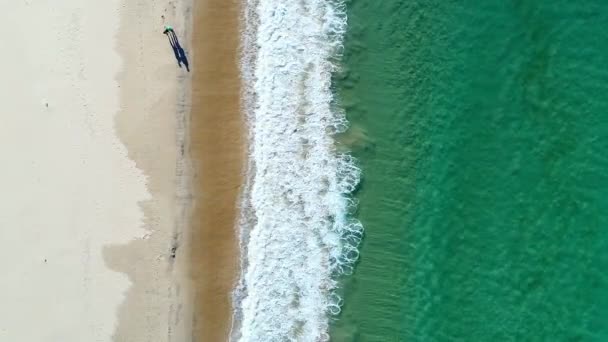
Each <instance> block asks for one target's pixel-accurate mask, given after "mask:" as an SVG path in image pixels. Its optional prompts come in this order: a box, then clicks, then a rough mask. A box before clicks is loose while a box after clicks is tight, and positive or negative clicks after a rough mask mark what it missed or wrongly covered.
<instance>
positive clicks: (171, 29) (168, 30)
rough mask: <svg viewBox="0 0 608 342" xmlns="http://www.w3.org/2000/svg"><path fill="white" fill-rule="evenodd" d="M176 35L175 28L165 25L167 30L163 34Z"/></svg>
mask: <svg viewBox="0 0 608 342" xmlns="http://www.w3.org/2000/svg"><path fill="white" fill-rule="evenodd" d="M169 32H171V33H175V31H173V27H171V26H169V25H165V30H164V31H163V34H167V33H169Z"/></svg>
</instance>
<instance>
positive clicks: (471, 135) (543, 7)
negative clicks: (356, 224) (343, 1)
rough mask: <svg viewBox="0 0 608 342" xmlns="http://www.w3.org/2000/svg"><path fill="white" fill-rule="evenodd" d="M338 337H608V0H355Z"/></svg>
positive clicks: (345, 100)
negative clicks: (353, 219)
mask: <svg viewBox="0 0 608 342" xmlns="http://www.w3.org/2000/svg"><path fill="white" fill-rule="evenodd" d="M348 15H349V32H348V35H347V39H346V50H345V56H344V59H343V62H344V65H345V71H344V73H343V74H342V75H338V76H337V77H336V78H337V82H336V90H337V93H338V95H339V98H340V99H341V102H342V105H343V106H344V107H345V108H346V110H347V115H348V118H349V120H350V121H351V123H352V124H353V129H352V130H351V132H350V133H349V135H347V136H345V137H343V141H344V142H345V143H348V144H350V145H351V146H352V149H353V152H354V154H355V156H356V157H357V158H358V159H359V162H360V166H361V168H362V170H363V181H362V183H361V187H360V189H359V191H358V193H357V194H356V196H357V198H358V199H359V201H360V205H359V211H358V213H357V216H358V218H359V219H360V220H361V221H362V222H363V224H364V226H365V228H366V237H365V239H364V242H363V245H362V246H361V259H360V261H359V263H358V265H357V269H356V272H355V274H354V275H353V276H352V277H350V278H348V279H346V280H345V281H344V283H343V286H344V291H343V292H344V293H343V297H344V299H345V304H344V307H343V312H342V314H341V315H340V317H338V319H337V320H336V321H335V322H334V325H333V328H332V338H333V340H334V341H608V276H607V274H608V229H607V227H608V196H607V190H608V176H607V175H608V100H607V97H606V94H607V90H608V26H607V25H608V2H604V1H578V2H573V1H559V0H558V1H548V0H538V1H504V0H488V1H461V2H455V1H443V0H442V1H439V0H437V1H399V0H383V1H372V0H354V1H351V2H349V7H348Z"/></svg>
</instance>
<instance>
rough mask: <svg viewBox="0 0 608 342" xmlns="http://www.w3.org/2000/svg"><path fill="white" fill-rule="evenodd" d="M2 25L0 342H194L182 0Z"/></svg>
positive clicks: (36, 11) (115, 4) (29, 17)
mask: <svg viewBox="0 0 608 342" xmlns="http://www.w3.org/2000/svg"><path fill="white" fill-rule="evenodd" d="M0 13H1V14H0V16H1V17H2V21H3V23H4V24H5V25H8V26H9V27H11V29H12V31H13V32H14V34H12V35H11V38H8V39H4V40H2V42H0V44H1V45H2V49H3V51H7V52H9V53H5V54H3V55H2V57H1V61H2V63H0V73H1V74H2V75H3V79H2V82H0V94H2V99H1V101H0V102H1V105H2V117H3V122H2V125H0V153H1V155H2V158H3V167H2V169H1V171H0V187H1V188H2V194H1V195H0V208H1V209H0V226H1V228H2V229H1V230H0V239H1V240H2V241H3V242H4V247H3V248H2V251H1V252H0V256H1V258H0V267H1V268H2V270H3V277H2V278H3V280H2V282H0V293H1V294H0V298H1V302H2V307H1V308H0V340H2V341H24V342H29V341H32V342H38V341H79V342H80V341H121V342H122V341H154V342H156V341H187V340H189V338H190V331H191V326H190V325H191V322H192V320H191V317H192V316H191V315H192V313H191V310H192V306H191V304H190V299H189V298H190V295H191V293H190V290H189V289H190V285H189V281H188V280H187V272H188V269H187V261H188V260H189V254H188V253H187V248H182V247H183V246H187V245H188V242H187V240H188V236H189V235H188V231H187V221H186V220H187V218H188V215H189V213H188V208H189V203H190V198H191V196H190V192H189V189H188V186H189V184H188V179H189V177H188V172H189V170H190V166H189V164H188V161H187V158H186V157H185V153H184V150H185V145H186V144H187V134H186V133H187V132H186V131H185V128H186V127H187V115H188V111H189V102H190V93H189V82H190V81H189V80H190V74H189V73H187V71H186V70H185V69H184V68H179V67H178V66H177V63H176V60H175V56H174V54H173V51H172V49H171V47H170V45H169V42H168V40H167V37H166V36H164V35H163V34H162V33H161V32H162V27H163V24H164V23H169V24H171V25H173V26H174V27H175V29H176V33H177V35H178V37H179V39H180V41H182V44H183V45H184V46H185V48H186V51H188V46H187V45H186V43H187V42H188V41H189V37H188V34H189V32H190V24H191V22H190V18H189V14H190V13H191V11H190V5H189V2H188V1H178V2H176V1H152V2H147V1H135V0H123V1H117V0H108V1H96V2H91V1H85V2H83V1H79V0H61V1H56V2H53V3H52V4H51V3H48V2H36V1H31V0H25V1H11V2H8V1H3V2H0Z"/></svg>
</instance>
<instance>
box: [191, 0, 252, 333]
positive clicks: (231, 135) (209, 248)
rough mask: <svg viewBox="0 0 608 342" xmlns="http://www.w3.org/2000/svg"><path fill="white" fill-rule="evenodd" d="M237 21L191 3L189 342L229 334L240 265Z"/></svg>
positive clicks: (220, 7)
mask: <svg viewBox="0 0 608 342" xmlns="http://www.w3.org/2000/svg"><path fill="white" fill-rule="evenodd" d="M238 20H239V2H238V1H236V0H206V1H199V2H197V3H196V4H195V7H194V33H193V36H192V44H193V53H194V58H193V62H192V66H193V67H192V71H193V80H192V110H191V122H190V157H191V158H192V163H193V167H194V177H193V196H194V209H193V215H192V226H191V228H192V240H191V244H192V248H191V275H192V280H193V283H194V288H193V293H194V326H193V336H194V341H226V340H228V334H229V331H230V327H231V318H232V303H231V292H232V289H233V285H234V283H235V281H236V273H237V269H238V264H239V258H238V244H237V237H236V231H235V218H236V215H237V207H236V206H237V201H238V196H239V192H240V187H241V184H242V182H243V170H244V158H245V156H244V143H245V139H244V136H245V131H244V122H243V118H242V116H241V114H240V102H239V101H240V100H239V97H240V96H239V94H240V88H241V86H240V78H239V69H238V45H239V26H238V25H239V22H238Z"/></svg>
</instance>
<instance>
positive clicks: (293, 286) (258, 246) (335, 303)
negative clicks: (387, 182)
mask: <svg viewBox="0 0 608 342" xmlns="http://www.w3.org/2000/svg"><path fill="white" fill-rule="evenodd" d="M249 5H255V6H256V7H255V10H254V11H251V9H250V11H249V12H248V13H249V16H251V15H254V16H255V17H256V18H255V20H250V22H255V23H256V25H257V27H255V28H254V30H251V31H248V32H255V35H256V36H255V43H256V48H255V52H254V53H253V52H252V53H251V54H249V55H248V54H247V52H246V53H245V55H244V57H243V62H244V63H245V64H246V63H253V64H254V65H253V66H254V67H253V68H251V67H247V65H245V66H244V68H243V70H244V71H245V73H244V77H245V78H246V80H245V84H246V86H247V85H248V86H249V87H251V88H252V90H253V92H254V94H253V95H252V94H249V96H245V99H246V100H249V101H252V103H249V104H246V105H245V106H244V109H245V110H248V111H249V112H248V113H247V116H248V118H249V125H250V132H251V139H252V141H251V154H252V155H251V158H250V163H251V164H252V165H250V168H249V170H250V171H251V172H253V171H255V173H254V174H252V175H251V177H252V181H251V183H250V185H251V188H250V190H249V191H248V192H247V193H246V197H247V198H246V199H244V203H245V204H244V207H247V208H246V210H247V213H248V214H254V216H255V217H254V218H252V220H249V221H248V222H251V227H250V229H248V230H247V231H245V232H244V234H243V235H242V237H243V238H244V239H245V240H244V241H242V245H244V246H243V247H244V251H246V256H245V258H244V262H243V263H242V264H243V267H244V268H245V269H244V270H243V278H242V279H241V282H240V286H239V289H238V294H237V295H236V296H235V298H236V299H237V300H239V301H240V302H238V303H237V308H236V311H237V314H236V315H237V316H238V317H237V318H238V319H239V320H240V322H239V325H238V327H239V329H238V330H239V331H238V332H237V333H234V332H233V336H235V337H234V338H235V339H238V340H240V341H268V342H271V341H325V340H328V339H329V336H328V326H329V315H330V314H336V313H338V312H339V302H340V299H339V297H338V296H337V295H335V293H334V290H335V289H336V286H337V283H336V281H335V277H336V276H338V275H339V274H341V273H347V272H349V271H350V270H351V269H352V263H353V262H354V260H355V259H356V257H357V250H356V248H357V245H358V243H359V241H360V237H361V234H362V228H361V225H360V223H359V222H358V221H356V220H353V219H349V218H348V213H349V211H350V209H351V206H352V205H353V203H352V201H351V200H350V199H349V197H348V194H349V193H350V192H352V191H353V190H354V187H355V186H356V184H357V182H358V180H359V170H358V169H357V167H356V166H355V163H354V161H353V160H352V158H350V157H349V156H348V155H345V154H340V153H338V152H337V151H336V149H335V148H334V141H333V138H332V136H333V134H335V133H337V132H339V131H342V130H344V129H345V127H346V120H345V118H344V115H343V113H342V112H341V111H340V110H337V109H336V108H335V107H334V106H332V102H333V97H332V92H331V76H332V73H333V72H334V71H336V65H335V64H334V63H333V62H332V61H334V60H335V59H336V57H337V54H338V53H339V52H340V51H341V49H342V45H341V44H342V38H343V34H344V31H345V29H346V15H345V11H344V4H343V3H342V1H338V0H301V1H280V0H249ZM250 19H251V18H250ZM248 42H249V44H251V43H252V37H244V44H245V48H246V49H247V48H252V47H251V46H247V44H248ZM244 222H245V220H242V221H241V223H242V224H245V223H244Z"/></svg>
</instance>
